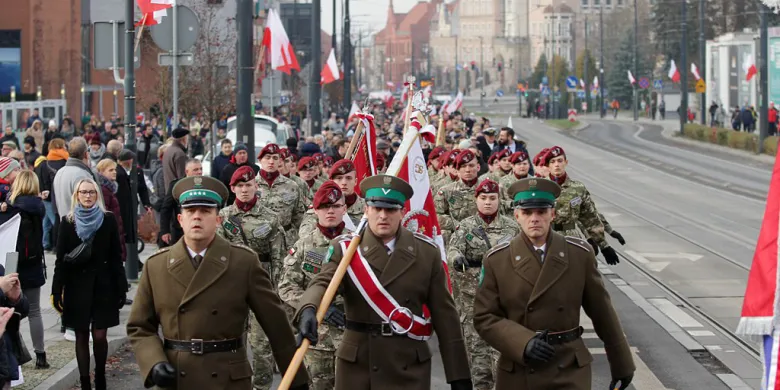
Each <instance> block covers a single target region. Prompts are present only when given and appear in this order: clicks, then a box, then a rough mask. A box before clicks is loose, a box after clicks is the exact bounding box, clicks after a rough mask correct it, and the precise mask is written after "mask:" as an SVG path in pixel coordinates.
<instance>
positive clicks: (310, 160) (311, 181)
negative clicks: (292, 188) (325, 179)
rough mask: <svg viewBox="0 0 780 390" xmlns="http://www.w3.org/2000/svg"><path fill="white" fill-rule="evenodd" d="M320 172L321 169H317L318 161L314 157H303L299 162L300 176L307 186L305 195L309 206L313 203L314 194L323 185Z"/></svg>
mask: <svg viewBox="0 0 780 390" xmlns="http://www.w3.org/2000/svg"><path fill="white" fill-rule="evenodd" d="M319 171H320V168H319V167H317V159H315V158H314V157H302V158H301V159H300V161H298V176H299V177H300V178H301V180H303V182H304V183H305V184H306V187H305V188H306V190H305V192H304V194H306V200H307V204H309V203H311V200H312V198H313V197H314V193H315V192H317V189H319V188H320V186H321V185H322V181H320V179H319V178H318V176H317V175H318V174H319V173H318V172H319Z"/></svg>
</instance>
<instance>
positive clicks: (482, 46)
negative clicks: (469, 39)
mask: <svg viewBox="0 0 780 390" xmlns="http://www.w3.org/2000/svg"><path fill="white" fill-rule="evenodd" d="M484 51H485V42H484V41H483V38H482V37H479V78H480V80H481V81H480V82H479V86H480V89H481V91H480V93H479V106H480V107H485V56H484V54H485V53H484Z"/></svg>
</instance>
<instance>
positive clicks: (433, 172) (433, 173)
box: [428, 146, 445, 183]
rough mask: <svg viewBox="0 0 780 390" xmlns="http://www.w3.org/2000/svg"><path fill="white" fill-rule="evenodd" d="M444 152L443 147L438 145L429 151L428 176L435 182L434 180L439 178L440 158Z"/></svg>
mask: <svg viewBox="0 0 780 390" xmlns="http://www.w3.org/2000/svg"><path fill="white" fill-rule="evenodd" d="M444 152H445V150H444V148H443V147H441V146H437V147H435V148H433V150H431V152H430V153H428V177H429V178H430V182H431V183H433V180H434V179H435V178H437V176H438V174H439V158H440V157H441V156H442V154H443V153H444Z"/></svg>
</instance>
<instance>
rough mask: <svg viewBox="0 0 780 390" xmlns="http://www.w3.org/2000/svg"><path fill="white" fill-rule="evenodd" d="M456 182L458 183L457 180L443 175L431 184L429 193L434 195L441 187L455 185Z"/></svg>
mask: <svg viewBox="0 0 780 390" xmlns="http://www.w3.org/2000/svg"><path fill="white" fill-rule="evenodd" d="M456 181H458V179H452V178H451V177H450V175H449V174H446V173H445V174H444V176H442V177H441V178H440V179H439V180H436V181H435V182H433V183H431V192H432V193H434V194H435V193H437V192H439V190H440V189H442V188H443V187H445V186H447V185H450V184H452V183H455V182H456Z"/></svg>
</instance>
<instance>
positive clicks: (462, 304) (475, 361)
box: [447, 179, 520, 389]
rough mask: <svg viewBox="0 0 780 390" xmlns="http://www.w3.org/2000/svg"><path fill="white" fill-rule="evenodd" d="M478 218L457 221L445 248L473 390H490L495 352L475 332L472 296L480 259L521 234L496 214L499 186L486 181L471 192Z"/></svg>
mask: <svg viewBox="0 0 780 390" xmlns="http://www.w3.org/2000/svg"><path fill="white" fill-rule="evenodd" d="M473 194H474V195H473V196H475V197H476V205H477V215H472V216H470V217H468V218H466V219H464V220H462V221H460V222H459V223H458V225H457V227H456V228H455V231H454V232H453V233H452V237H451V238H450V241H449V243H450V244H449V245H448V246H447V259H448V260H449V261H450V264H449V270H450V276H451V279H452V286H453V287H452V289H453V298H455V304H456V306H457V307H458V312H459V313H460V318H461V319H462V322H461V324H462V326H463V334H464V337H465V338H466V348H468V350H469V354H470V355H471V378H472V380H473V381H474V388H475V389H492V388H493V384H494V378H493V370H492V367H493V358H494V355H495V351H494V350H493V348H491V347H490V346H488V345H487V344H486V343H485V341H483V340H482V338H480V337H479V335H478V334H477V332H476V331H475V330H474V321H473V318H474V311H473V309H474V296H475V294H476V291H477V287H478V285H479V274H480V269H481V267H482V258H483V257H484V256H485V254H486V253H487V252H488V251H490V248H492V247H495V246H496V245H499V244H502V243H504V242H509V241H510V240H511V239H512V238H514V237H515V236H516V235H518V234H520V227H519V226H518V224H517V222H515V220H514V219H512V218H510V217H507V216H504V215H501V214H499V212H498V211H499V208H500V205H501V200H500V199H499V187H498V183H496V182H495V181H493V180H490V179H486V180H484V181H482V182H480V183H479V184H478V185H477V186H476V188H475V190H474V193H473Z"/></svg>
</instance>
